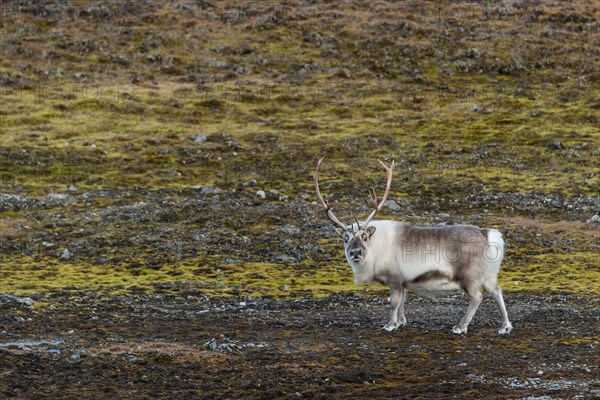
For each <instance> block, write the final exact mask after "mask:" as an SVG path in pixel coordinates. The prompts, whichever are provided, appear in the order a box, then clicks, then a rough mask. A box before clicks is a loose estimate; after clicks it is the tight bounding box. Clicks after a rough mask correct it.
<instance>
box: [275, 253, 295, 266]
mask: <svg viewBox="0 0 600 400" xmlns="http://www.w3.org/2000/svg"><path fill="white" fill-rule="evenodd" d="M273 261H275V262H284V263H294V264H295V263H296V262H297V261H296V259H295V258H294V257H290V256H288V255H285V254H281V255H278V256H275V257H273Z"/></svg>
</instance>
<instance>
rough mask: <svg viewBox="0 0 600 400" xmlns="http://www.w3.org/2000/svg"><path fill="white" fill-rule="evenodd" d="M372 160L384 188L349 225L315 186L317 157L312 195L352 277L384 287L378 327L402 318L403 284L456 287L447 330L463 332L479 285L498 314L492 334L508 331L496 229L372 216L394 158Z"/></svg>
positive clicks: (430, 290) (420, 289)
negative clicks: (462, 306)
mask: <svg viewBox="0 0 600 400" xmlns="http://www.w3.org/2000/svg"><path fill="white" fill-rule="evenodd" d="M378 161H379V163H380V164H381V165H382V166H383V168H385V170H386V171H387V184H386V188H385V193H384V195H383V198H382V199H381V201H378V200H377V195H376V194H375V190H374V189H371V190H370V192H369V196H370V200H371V203H372V204H373V207H374V208H375V209H374V210H373V211H372V212H371V214H370V215H369V216H368V217H367V219H366V220H365V221H364V222H362V223H359V221H358V220H356V218H355V222H353V223H352V224H350V225H346V224H344V223H342V222H340V220H339V219H337V217H336V216H335V215H334V213H333V211H332V208H331V205H329V204H328V203H327V202H326V201H325V200H324V199H323V196H322V195H321V191H320V189H319V168H320V167H321V163H322V162H323V158H321V159H320V160H319V162H318V163H317V169H316V171H315V173H314V175H313V178H314V181H315V189H316V191H317V198H318V199H319V202H320V203H321V205H322V206H323V208H324V210H325V214H326V215H327V218H329V220H330V221H331V222H332V223H333V224H334V225H336V232H337V234H338V236H340V237H341V238H342V239H343V240H344V252H345V254H346V259H347V260H348V263H349V264H350V267H352V272H353V274H354V282H355V283H357V284H358V283H373V282H377V283H382V284H386V285H388V286H389V287H390V303H391V317H390V320H389V322H388V323H387V324H386V325H385V326H384V327H383V329H385V330H387V331H393V330H396V329H398V327H400V326H404V325H405V324H406V317H405V316H404V300H405V298H406V289H409V290H412V291H414V292H416V293H418V294H422V295H435V294H441V293H444V292H450V291H461V290H462V291H464V292H465V293H466V294H467V295H468V296H469V299H470V304H469V307H468V308H467V312H466V314H465V316H464V317H463V318H462V320H461V321H460V322H459V323H458V325H456V326H454V328H452V332H453V333H456V334H463V333H467V328H468V326H469V323H470V322H471V319H472V318H473V315H475V312H476V311H477V308H479V305H480V304H481V301H482V299H483V295H482V294H481V288H482V287H483V288H484V289H485V290H486V291H487V292H489V293H490V294H491V295H492V297H493V298H494V300H495V301H496V303H497V304H498V308H499V309H500V314H501V315H502V326H501V327H500V329H498V334H500V335H504V334H508V333H509V332H510V331H511V330H512V325H511V323H510V321H509V320H508V315H507V313H506V306H505V305H504V299H503V297H502V289H501V288H500V286H498V272H499V270H500V263H501V262H502V257H503V255H504V241H503V240H502V234H501V233H500V232H499V231H498V230H496V229H485V228H478V227H476V226H471V225H445V226H417V225H412V224H409V223H406V222H397V221H389V220H388V221H373V218H374V217H375V215H377V213H378V212H379V211H380V210H381V208H382V207H383V205H384V203H385V201H386V199H387V197H388V194H389V193H390V187H391V184H392V175H393V168H394V161H392V164H391V165H390V166H389V167H387V166H386V165H385V164H384V163H382V162H381V161H380V160H378Z"/></svg>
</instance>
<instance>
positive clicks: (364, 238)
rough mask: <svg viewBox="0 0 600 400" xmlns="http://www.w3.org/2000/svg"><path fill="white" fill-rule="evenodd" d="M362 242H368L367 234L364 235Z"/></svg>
mask: <svg viewBox="0 0 600 400" xmlns="http://www.w3.org/2000/svg"><path fill="white" fill-rule="evenodd" d="M362 240H363V241H365V242H366V241H367V234H366V233H363V234H362Z"/></svg>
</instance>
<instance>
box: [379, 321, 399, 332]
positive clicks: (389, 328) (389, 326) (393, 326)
mask: <svg viewBox="0 0 600 400" xmlns="http://www.w3.org/2000/svg"><path fill="white" fill-rule="evenodd" d="M399 326H400V324H398V323H391V322H388V323H387V324H385V325H384V326H383V328H381V329H383V330H384V331H388V332H392V331H395V330H396V329H398V327H399Z"/></svg>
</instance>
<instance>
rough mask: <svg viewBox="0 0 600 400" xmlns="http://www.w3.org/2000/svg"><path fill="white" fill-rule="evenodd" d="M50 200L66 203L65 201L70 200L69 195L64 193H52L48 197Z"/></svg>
mask: <svg viewBox="0 0 600 400" xmlns="http://www.w3.org/2000/svg"><path fill="white" fill-rule="evenodd" d="M48 198H49V199H50V200H59V201H64V200H68V199H69V195H68V194H63V193H50V194H49V195H48Z"/></svg>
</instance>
